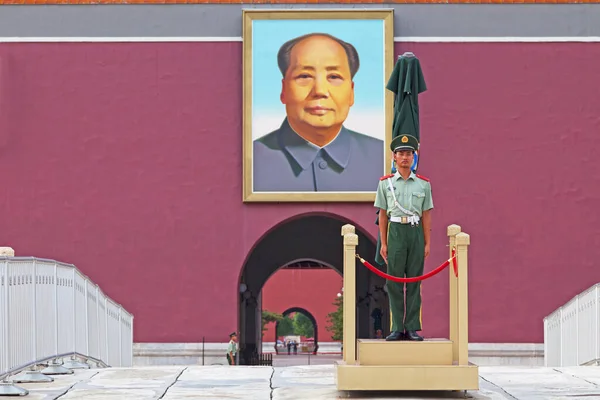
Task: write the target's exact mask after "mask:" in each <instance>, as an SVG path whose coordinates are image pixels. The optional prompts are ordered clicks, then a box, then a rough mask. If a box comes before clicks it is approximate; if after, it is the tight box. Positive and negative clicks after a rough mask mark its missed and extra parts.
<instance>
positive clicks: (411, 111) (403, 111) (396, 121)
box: [375, 52, 427, 265]
mask: <svg viewBox="0 0 600 400" xmlns="http://www.w3.org/2000/svg"><path fill="white" fill-rule="evenodd" d="M386 89H388V90H390V91H392V92H393V93H394V95H395V96H394V118H393V122H392V140H393V139H394V138H395V137H396V136H398V135H412V136H414V137H416V138H417V140H418V141H419V151H418V152H417V153H416V154H415V160H414V162H413V166H412V170H413V171H416V170H417V166H418V162H419V156H420V149H421V145H420V143H421V129H420V123H419V94H421V93H423V92H424V91H426V90H427V85H426V84H425V77H424V76H423V71H422V69H421V62H420V61H419V59H418V58H417V57H416V56H415V55H414V54H413V53H411V52H405V53H404V54H402V55H401V56H399V57H398V60H397V61H396V65H395V66H394V70H393V71H392V74H391V75H390V78H389V80H388V82H387V85H386ZM395 171H396V169H395V166H392V172H395ZM377 214H379V210H377ZM375 224H376V225H378V224H379V218H377V219H376V220H375ZM380 248H381V237H380V236H379V235H377V249H376V254H375V262H376V263H378V264H379V265H384V264H385V261H384V260H383V258H382V257H381V255H380V254H379V250H380Z"/></svg>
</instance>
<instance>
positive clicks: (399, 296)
mask: <svg viewBox="0 0 600 400" xmlns="http://www.w3.org/2000/svg"><path fill="white" fill-rule="evenodd" d="M387 246H388V265H387V267H388V274H389V275H392V276H397V277H401V278H405V277H406V278H413V277H416V276H421V275H423V267H424V265H425V254H424V253H425V240H424V237H423V227H422V225H421V224H419V225H416V226H412V225H411V224H400V223H397V222H390V223H389V224H388V241H387ZM386 285H387V289H388V296H389V298H390V309H391V310H392V331H400V332H402V331H420V330H421V282H412V283H406V284H404V283H397V282H392V281H387V283H386ZM404 285H406V308H405V307H404V304H405V302H404ZM405 312H406V315H405Z"/></svg>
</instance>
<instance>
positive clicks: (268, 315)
mask: <svg viewBox="0 0 600 400" xmlns="http://www.w3.org/2000/svg"><path fill="white" fill-rule="evenodd" d="M282 318H283V316H282V315H281V314H278V313H274V312H271V311H268V310H262V331H263V332H264V331H266V330H267V324H270V323H271V322H277V321H281V319H282Z"/></svg>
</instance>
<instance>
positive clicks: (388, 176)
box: [379, 174, 394, 181]
mask: <svg viewBox="0 0 600 400" xmlns="http://www.w3.org/2000/svg"><path fill="white" fill-rule="evenodd" d="M392 176H394V174H389V175H386V176H382V177H381V178H379V180H380V181H384V180H386V179H387V178H391V177H392Z"/></svg>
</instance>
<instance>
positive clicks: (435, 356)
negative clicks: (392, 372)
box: [356, 339, 452, 365]
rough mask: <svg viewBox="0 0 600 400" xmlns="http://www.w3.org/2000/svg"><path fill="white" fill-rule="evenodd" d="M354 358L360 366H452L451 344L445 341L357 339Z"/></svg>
mask: <svg viewBox="0 0 600 400" xmlns="http://www.w3.org/2000/svg"><path fill="white" fill-rule="evenodd" d="M356 358H357V359H358V364H360V365H452V342H451V341H450V340H447V339H425V340H424V341H422V342H413V341H398V342H386V341H385V339H358V354H357V357H356Z"/></svg>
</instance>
